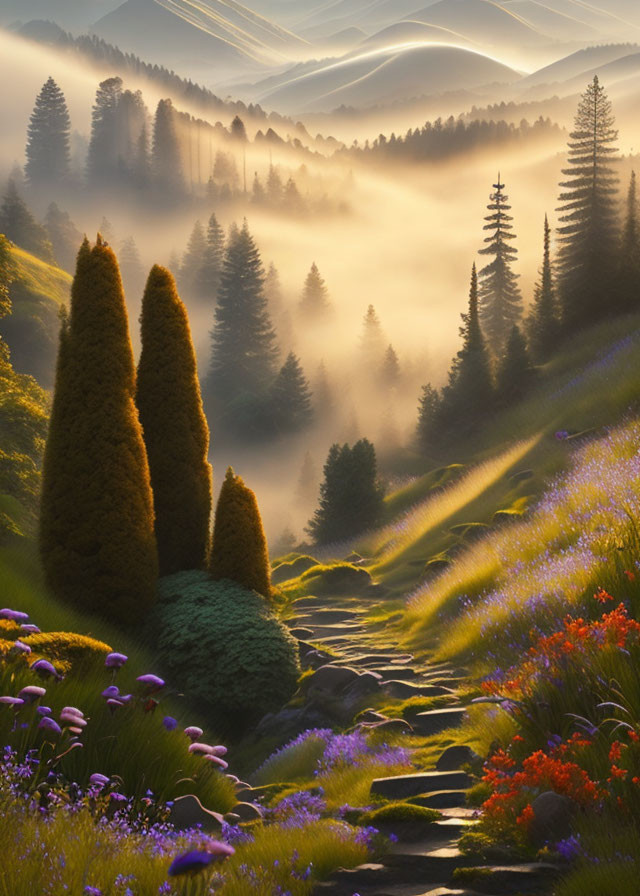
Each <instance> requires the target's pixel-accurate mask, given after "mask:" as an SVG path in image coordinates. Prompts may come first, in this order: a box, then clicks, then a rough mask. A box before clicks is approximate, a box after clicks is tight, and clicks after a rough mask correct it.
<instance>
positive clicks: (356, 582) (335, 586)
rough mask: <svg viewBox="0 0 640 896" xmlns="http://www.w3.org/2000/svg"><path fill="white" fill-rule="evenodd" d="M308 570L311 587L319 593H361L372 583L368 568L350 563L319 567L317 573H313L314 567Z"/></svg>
mask: <svg viewBox="0 0 640 896" xmlns="http://www.w3.org/2000/svg"><path fill="white" fill-rule="evenodd" d="M308 572H309V576H308V581H309V584H310V587H311V588H312V589H313V591H314V593H318V594H346V593H355V594H361V593H362V592H363V591H364V590H365V589H366V588H368V587H369V586H370V585H371V584H372V579H371V576H370V574H369V573H368V572H367V570H366V569H364V568H363V567H362V566H352V565H351V564H348V563H343V564H340V565H338V566H329V567H324V568H320V567H319V568H318V574H317V575H314V574H313V573H314V570H313V569H311V570H309V571H308ZM305 578H307V576H306V574H305Z"/></svg>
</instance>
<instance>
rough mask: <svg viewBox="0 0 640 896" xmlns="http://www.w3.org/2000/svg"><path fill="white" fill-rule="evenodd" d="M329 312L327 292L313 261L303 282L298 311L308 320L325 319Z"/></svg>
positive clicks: (329, 305)
mask: <svg viewBox="0 0 640 896" xmlns="http://www.w3.org/2000/svg"><path fill="white" fill-rule="evenodd" d="M330 310H331V304H330V302H329V290H328V289H327V284H326V283H325V281H324V280H323V279H322V277H321V275H320V271H319V270H318V265H317V264H316V263H315V261H314V262H313V264H312V265H311V270H310V271H309V273H308V274H307V279H306V280H305V284H304V289H303V291H302V297H301V299H300V311H301V313H302V314H303V315H304V316H305V317H306V318H307V319H308V320H318V319H319V318H322V317H326V316H327V314H328V312H329V311H330Z"/></svg>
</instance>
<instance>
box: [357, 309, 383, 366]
mask: <svg viewBox="0 0 640 896" xmlns="http://www.w3.org/2000/svg"><path fill="white" fill-rule="evenodd" d="M384 345H385V339H384V334H383V332H382V324H381V323H380V318H379V317H378V314H377V312H376V309H375V308H374V307H373V305H369V307H368V308H367V313H366V314H365V316H364V320H363V322H362V335H361V337H360V348H361V350H362V354H363V356H364V360H365V362H366V363H367V364H368V365H369V366H370V367H372V368H374V369H378V370H379V369H380V365H381V363H382V360H383V358H384V351H385V349H384Z"/></svg>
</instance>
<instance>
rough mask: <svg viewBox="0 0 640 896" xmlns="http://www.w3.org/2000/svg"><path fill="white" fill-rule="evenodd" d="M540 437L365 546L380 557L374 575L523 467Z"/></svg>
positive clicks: (515, 447) (446, 491)
mask: <svg viewBox="0 0 640 896" xmlns="http://www.w3.org/2000/svg"><path fill="white" fill-rule="evenodd" d="M539 439H540V436H535V437H533V438H531V439H528V440H526V441H523V442H518V443H517V444H516V445H513V446H511V447H510V448H508V449H507V450H506V451H503V452H502V453H501V454H499V455H497V456H496V457H494V458H492V459H490V460H488V461H485V462H484V463H482V464H480V465H479V466H478V467H475V468H473V469H472V470H470V471H469V472H468V473H466V474H465V475H463V476H462V477H461V478H460V479H458V480H456V481H455V482H454V483H453V484H452V485H450V486H449V487H448V488H445V489H444V491H442V492H440V493H438V494H437V495H432V496H430V497H428V498H427V499H426V500H424V501H422V502H421V503H420V504H418V505H417V506H415V507H413V508H412V509H411V510H409V511H408V512H407V513H406V514H404V515H403V516H402V517H400V518H399V519H398V520H396V521H395V522H394V523H392V524H390V525H389V526H386V527H384V528H383V529H381V530H380V531H379V532H377V533H376V534H375V535H373V536H371V537H369V538H368V539H366V540H365V541H364V542H363V549H364V550H365V551H366V552H368V553H370V554H373V555H375V556H376V563H375V566H374V568H373V572H374V574H375V573H381V572H384V571H385V570H386V569H388V568H389V567H390V566H393V565H395V564H397V563H399V562H401V561H402V559H403V557H404V556H405V555H406V553H407V552H408V551H409V550H411V549H415V548H416V547H417V545H418V544H419V543H421V542H422V541H423V540H426V539H427V538H428V536H429V535H430V534H431V533H432V532H433V531H434V530H436V529H437V528H439V527H441V526H443V525H444V524H445V523H446V521H447V520H449V519H450V518H451V517H453V516H454V515H455V514H456V513H458V512H460V511H461V510H462V509H463V508H464V507H466V506H467V505H468V504H469V503H470V502H472V501H474V500H475V499H477V498H478V497H479V496H480V495H481V494H483V493H484V492H485V491H486V490H487V489H488V488H489V487H490V486H492V485H494V484H495V483H496V482H497V481H498V480H499V479H500V478H501V477H502V476H504V475H505V474H506V473H508V471H509V470H510V469H512V468H513V467H514V466H515V465H516V464H517V463H519V462H520V461H521V460H522V459H523V458H524V457H526V455H527V454H528V453H529V452H530V451H531V450H532V449H533V448H534V447H535V445H536V444H537V443H538V441H539Z"/></svg>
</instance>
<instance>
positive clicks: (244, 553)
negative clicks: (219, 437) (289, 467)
mask: <svg viewBox="0 0 640 896" xmlns="http://www.w3.org/2000/svg"><path fill="white" fill-rule="evenodd" d="M209 569H210V572H211V575H212V577H213V578H214V579H231V580H232V581H234V582H238V584H240V585H243V586H244V587H245V588H251V589H252V590H254V591H257V592H258V593H259V594H263V595H264V596H265V597H269V595H270V594H271V570H270V566H269V551H268V548H267V539H266V537H265V534H264V529H263V528H262V520H261V518H260V511H259V509H258V502H257V500H256V496H255V495H254V493H253V492H252V491H251V489H249V488H247V486H246V485H245V484H244V482H243V481H242V479H241V478H240V476H236V475H235V473H234V472H233V470H232V469H231V467H229V469H228V470H227V476H226V478H225V480H224V482H223V484H222V489H221V490H220V497H219V498H218V506H217V508H216V519H215V525H214V527H213V546H212V549H211V563H210V567H209Z"/></svg>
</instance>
